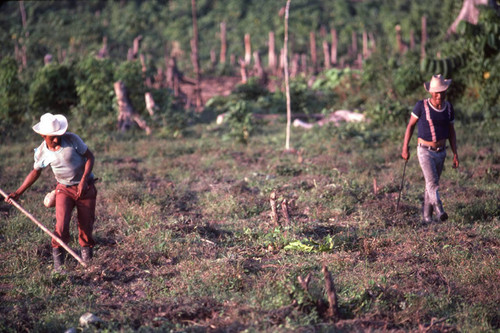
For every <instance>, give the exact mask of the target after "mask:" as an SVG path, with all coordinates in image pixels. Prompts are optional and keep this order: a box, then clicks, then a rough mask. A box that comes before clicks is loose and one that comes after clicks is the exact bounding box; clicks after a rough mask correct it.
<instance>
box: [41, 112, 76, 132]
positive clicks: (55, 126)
mask: <svg viewBox="0 0 500 333" xmlns="http://www.w3.org/2000/svg"><path fill="white" fill-rule="evenodd" d="M67 129H68V120H67V119H66V117H65V116H63V115H62V114H56V115H53V114H52V113H46V114H44V115H43V116H41V117H40V122H39V123H38V124H36V125H35V126H33V131H35V132H37V133H38V134H40V135H51V136H57V135H63V134H64V133H66V130H67Z"/></svg>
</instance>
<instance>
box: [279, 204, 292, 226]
mask: <svg viewBox="0 0 500 333" xmlns="http://www.w3.org/2000/svg"><path fill="white" fill-rule="evenodd" d="M281 212H282V213H283V217H284V218H285V222H286V225H290V214H289V213H288V201H287V200H286V199H284V200H283V202H282V203H281Z"/></svg>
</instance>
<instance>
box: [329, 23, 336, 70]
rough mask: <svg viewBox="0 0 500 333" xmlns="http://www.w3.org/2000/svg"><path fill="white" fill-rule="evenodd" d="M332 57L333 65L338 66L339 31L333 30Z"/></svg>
mask: <svg viewBox="0 0 500 333" xmlns="http://www.w3.org/2000/svg"><path fill="white" fill-rule="evenodd" d="M330 57H331V59H330V60H331V62H332V65H333V66H335V65H337V30H335V29H332V49H331V55H330Z"/></svg>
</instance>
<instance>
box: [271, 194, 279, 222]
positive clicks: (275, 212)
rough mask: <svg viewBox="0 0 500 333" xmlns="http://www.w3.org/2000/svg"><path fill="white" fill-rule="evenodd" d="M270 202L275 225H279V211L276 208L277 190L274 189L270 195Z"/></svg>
mask: <svg viewBox="0 0 500 333" xmlns="http://www.w3.org/2000/svg"><path fill="white" fill-rule="evenodd" d="M269 202H270V204H271V220H272V221H273V223H274V225H278V211H277V209H276V192H275V191H272V192H271V195H270V197H269Z"/></svg>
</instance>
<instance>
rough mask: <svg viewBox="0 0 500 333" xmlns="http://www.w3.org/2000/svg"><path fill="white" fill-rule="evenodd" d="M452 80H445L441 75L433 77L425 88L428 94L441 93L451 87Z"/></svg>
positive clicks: (426, 83)
mask: <svg viewBox="0 0 500 333" xmlns="http://www.w3.org/2000/svg"><path fill="white" fill-rule="evenodd" d="M450 84H451V79H448V80H445V79H444V78H443V76H442V75H441V74H437V75H433V76H432V79H431V81H430V82H425V83H424V88H425V90H427V91H428V92H441V91H445V90H447V89H448V88H449V87H450Z"/></svg>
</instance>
